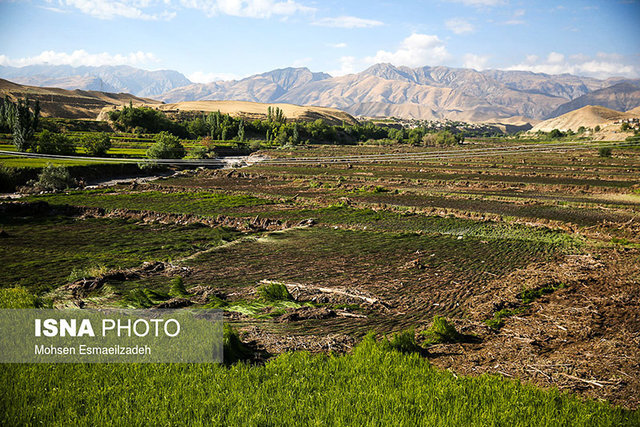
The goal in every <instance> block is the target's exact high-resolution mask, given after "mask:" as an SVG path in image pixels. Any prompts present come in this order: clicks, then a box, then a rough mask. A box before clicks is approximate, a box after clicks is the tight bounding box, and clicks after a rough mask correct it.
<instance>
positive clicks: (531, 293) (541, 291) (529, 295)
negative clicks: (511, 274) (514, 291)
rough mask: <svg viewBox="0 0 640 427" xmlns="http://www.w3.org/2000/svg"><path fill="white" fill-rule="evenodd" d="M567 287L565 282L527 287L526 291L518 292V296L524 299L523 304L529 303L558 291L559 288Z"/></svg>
mask: <svg viewBox="0 0 640 427" xmlns="http://www.w3.org/2000/svg"><path fill="white" fill-rule="evenodd" d="M566 287H567V285H565V284H564V283H553V284H550V285H546V286H543V287H541V288H536V289H525V290H524V291H522V292H520V293H519V294H518V298H519V299H520V300H522V303H523V304H529V303H532V302H533V301H535V300H537V299H538V298H540V297H542V296H544V295H548V294H550V293H553V292H555V291H557V290H558V289H563V288H566Z"/></svg>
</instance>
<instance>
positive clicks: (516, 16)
mask: <svg viewBox="0 0 640 427" xmlns="http://www.w3.org/2000/svg"><path fill="white" fill-rule="evenodd" d="M525 13H526V12H525V10H524V9H518V10H516V11H515V12H513V16H512V17H511V19H509V20H508V21H505V22H503V24H505V25H523V24H525V21H524V20H523V19H522V17H523V16H524V14H525Z"/></svg>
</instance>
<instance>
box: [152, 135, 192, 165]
mask: <svg viewBox="0 0 640 427" xmlns="http://www.w3.org/2000/svg"><path fill="white" fill-rule="evenodd" d="M155 141H156V142H155V143H154V144H153V145H152V146H151V147H149V149H148V150H147V157H149V158H150V159H181V158H183V157H184V156H185V154H186V151H185V149H184V146H183V145H182V144H181V143H180V140H179V139H178V138H177V137H175V136H173V135H171V134H170V133H168V132H160V133H159V134H158V135H156V137H155Z"/></svg>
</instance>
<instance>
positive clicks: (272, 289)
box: [258, 283, 293, 301]
mask: <svg viewBox="0 0 640 427" xmlns="http://www.w3.org/2000/svg"><path fill="white" fill-rule="evenodd" d="M258 295H260V298H262V299H263V300H264V301H293V297H292V296H291V294H290V293H289V290H288V289H287V287H286V286H285V285H283V284H281V283H267V284H264V285H262V286H260V287H259V288H258Z"/></svg>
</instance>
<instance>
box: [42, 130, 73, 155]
mask: <svg viewBox="0 0 640 427" xmlns="http://www.w3.org/2000/svg"><path fill="white" fill-rule="evenodd" d="M32 150H33V152H34V153H38V154H59V155H67V154H75V153H76V148H75V146H74V145H73V143H72V142H71V140H70V139H69V138H68V137H67V136H66V135H64V134H61V133H53V132H49V131H48V130H43V131H42V132H40V134H39V135H37V136H36V139H35V141H34V143H33V145H32Z"/></svg>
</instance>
